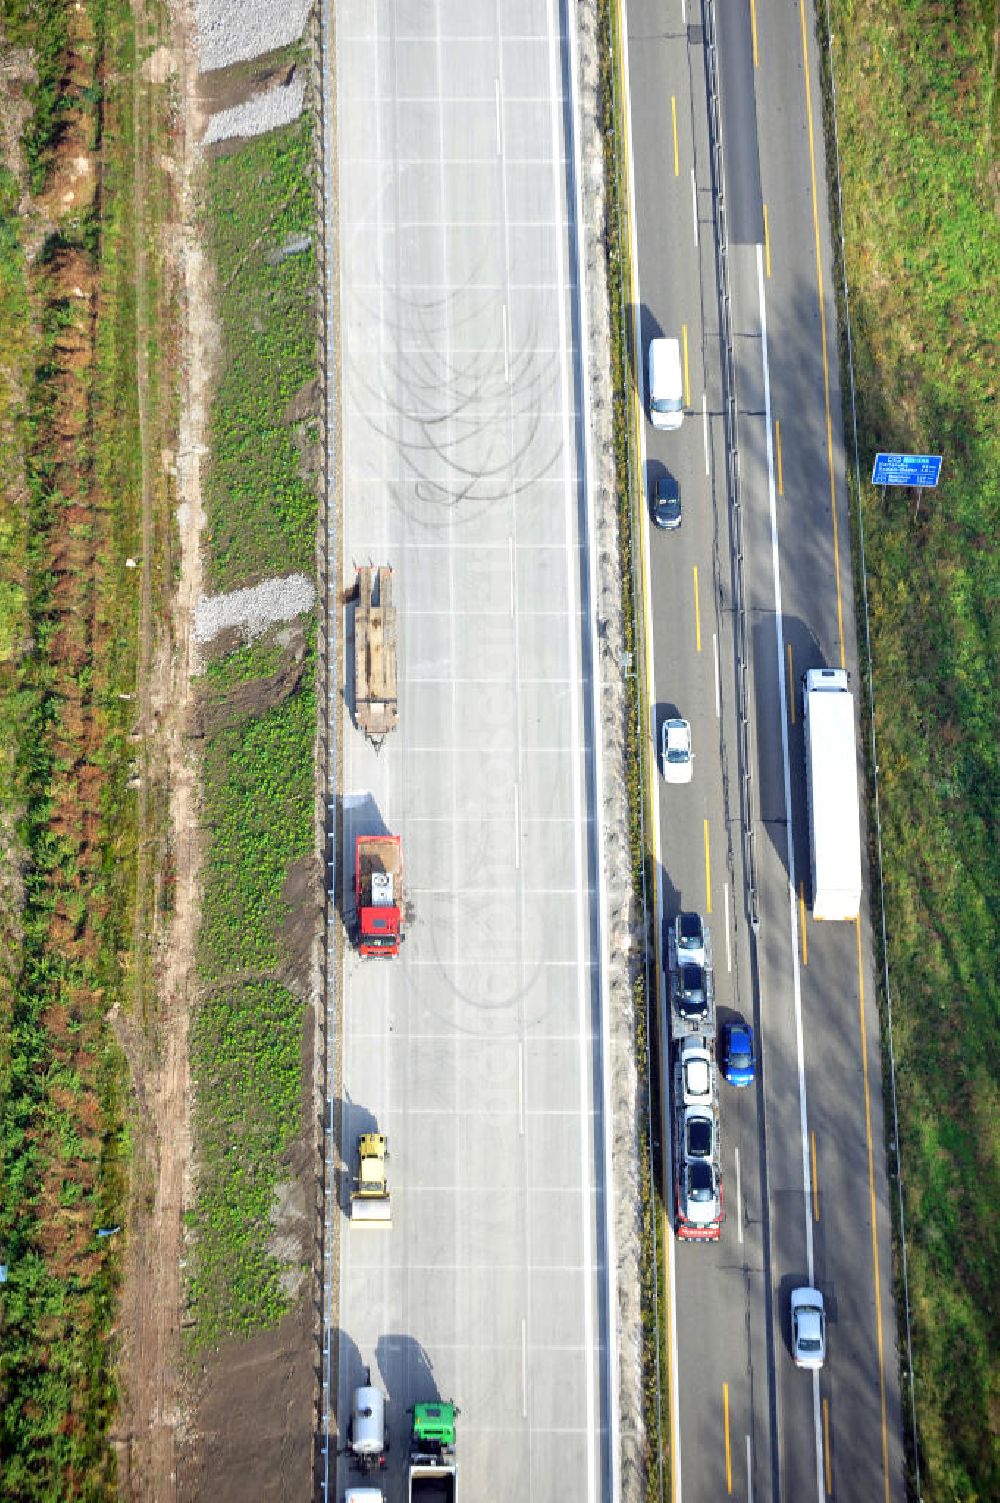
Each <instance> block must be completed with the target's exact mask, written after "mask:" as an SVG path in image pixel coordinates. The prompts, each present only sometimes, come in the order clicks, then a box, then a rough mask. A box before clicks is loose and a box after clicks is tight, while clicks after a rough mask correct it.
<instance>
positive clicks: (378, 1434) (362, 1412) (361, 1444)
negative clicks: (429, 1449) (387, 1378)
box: [346, 1368, 389, 1498]
mask: <svg viewBox="0 0 1000 1503" xmlns="http://www.w3.org/2000/svg"><path fill="white" fill-rule="evenodd" d="M346 1449H347V1454H348V1456H349V1457H350V1458H351V1465H352V1466H353V1467H354V1469H355V1471H358V1472H364V1473H368V1472H374V1471H384V1469H385V1465H386V1453H387V1452H388V1450H389V1437H388V1434H387V1432H386V1426H385V1396H384V1395H383V1394H382V1392H381V1391H380V1390H379V1389H378V1388H375V1387H374V1386H373V1385H372V1375H371V1369H370V1368H367V1369H366V1370H365V1381H364V1382H363V1383H362V1384H361V1385H360V1386H359V1387H358V1388H356V1389H355V1390H354V1399H353V1402H352V1404H351V1417H350V1419H349V1420H348V1422H347V1447H346ZM356 1492H358V1493H359V1495H360V1496H361V1497H362V1498H363V1497H365V1496H366V1492H365V1491H364V1490H361V1489H356ZM348 1496H350V1495H348ZM375 1496H376V1497H377V1496H378V1494H377V1493H376V1494H375Z"/></svg>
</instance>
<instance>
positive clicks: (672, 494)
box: [652, 475, 681, 532]
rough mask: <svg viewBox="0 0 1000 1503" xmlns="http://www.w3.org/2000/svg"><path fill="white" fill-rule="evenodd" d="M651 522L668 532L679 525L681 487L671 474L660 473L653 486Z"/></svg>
mask: <svg viewBox="0 0 1000 1503" xmlns="http://www.w3.org/2000/svg"><path fill="white" fill-rule="evenodd" d="M652 513H653V522H654V524H655V525H656V526H657V527H663V528H665V529H666V531H668V532H674V531H676V529H677V528H678V527H679V526H680V525H681V488H680V486H679V485H678V484H677V481H676V480H675V479H674V477H673V475H661V476H660V478H659V480H657V482H656V485H655V486H654V487H653V504H652Z"/></svg>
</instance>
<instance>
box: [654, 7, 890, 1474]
mask: <svg viewBox="0 0 1000 1503" xmlns="http://www.w3.org/2000/svg"><path fill="white" fill-rule="evenodd" d="M717 13H718V14H719V31H718V49H717V60H718V66H717V76H718V79H719V98H720V103H721V122H722V145H723V161H724V188H725V207H726V218H727V224H728V239H729V260H728V264H729V279H730V291H731V302H730V308H731V320H732V329H733V349H734V353H735V378H736V398H737V407H738V418H737V436H738V448H739V477H740V486H739V489H740V498H741V505H742V514H743V518H744V521H743V540H744V568H743V577H744V581H745V601H746V608H747V616H746V624H747V630H748V633H749V661H748V671H749V674H750V695H751V698H750V707H751V712H752V719H751V727H750V730H751V747H752V750H751V756H750V766H749V771H750V774H751V779H752V785H753V809H754V834H755V849H756V877H757V890H758V895H759V920H760V922H759V929H758V931H757V933H756V935H754V933H753V931H752V927H751V925H750V923H749V917H750V915H749V911H748V906H747V899H746V892H747V880H748V872H747V870H746V867H745V864H744V859H743V856H744V850H743V844H742V841H741V829H740V798H739V774H740V767H739V765H738V759H737V750H736V748H737V740H738V737H737V707H736V693H735V677H736V674H735V659H736V651H735V647H734V626H735V618H734V609H735V604H736V598H737V591H736V581H737V571H736V566H735V562H734V542H733V537H734V533H733V524H732V516H731V509H730V492H731V489H732V487H731V484H730V482H729V479H728V474H727V463H726V449H725V433H724V426H723V401H722V396H723V388H722V376H721V370H722V365H721V344H720V313H719V299H718V281H717V275H716V264H715V245H714V238H713V237H714V225H713V193H714V191H715V186H716V184H715V180H714V177H713V168H712V161H711V153H710V150H709V133H708V98H707V88H708V86H707V70H706V57H705V29H704V25H703V22H704V21H705V19H706V18H705V17H704V15H703V13H702V11H701V9H700V7H698V6H697V5H690V4H689V5H688V6H687V10H686V11H685V7H684V5H683V4H682V3H681V0H672V3H671V4H670V5H669V6H667V7H665V6H663V5H662V4H661V3H660V0H630V3H629V4H628V7H627V19H626V26H627V38H628V41H627V70H628V72H627V84H628V92H629V99H630V119H631V147H632V155H633V175H634V178H633V205H634V232H635V245H636V260H637V288H636V298H637V319H636V322H637V325H638V327H639V330H640V340H641V349H642V351H643V354H644V353H645V350H646V348H647V345H648V341H649V339H650V338H651V337H654V336H655V335H657V334H660V333H663V334H667V335H674V336H676V337H679V338H681V337H683V339H684V342H685V355H686V387H687V394H686V405H687V407H688V413H687V416H686V418H685V422H684V425H683V427H682V429H681V430H680V431H679V432H677V433H658V432H656V431H655V430H653V429H652V428H651V427H650V426H649V425H648V423H645V422H644V424H643V427H644V434H645V445H646V464H645V471H646V477H647V481H648V482H649V483H650V484H652V483H653V482H654V481H655V479H656V477H657V475H658V474H661V473H662V472H663V470H664V469H665V468H666V469H669V470H670V471H671V472H672V473H674V474H675V475H676V476H677V477H678V479H679V481H680V484H681V489H682V497H683V504H684V521H683V526H682V529H681V531H680V533H676V534H661V535H648V536H647V540H646V548H645V550H644V551H645V558H646V568H647V603H648V613H649V615H648V620H649V627H650V640H651V658H652V664H653V672H654V678H653V683H654V696H653V697H654V705H653V707H652V709H653V716H652V718H653V721H654V725H655V727H656V730H657V732H658V729H659V725H660V722H661V720H662V717H663V716H664V715H665V714H670V713H675V712H676V713H680V714H682V715H684V716H685V717H686V718H687V719H689V720H690V721H691V723H692V729H693V740H694V748H695V753H696V758H697V760H696V763H695V773H694V779H693V782H692V784H691V785H690V786H688V787H682V788H667V787H666V786H665V785H664V784H663V783H662V782H660V783H659V785H658V804H659V818H658V823H657V840H658V855H659V860H660V871H661V878H662V881H661V902H662V911H663V914H664V916H665V917H669V916H670V915H671V914H672V913H673V912H675V911H676V909H677V908H678V907H694V908H698V909H700V910H701V911H702V912H703V913H705V912H707V913H709V914H710V920H709V921H710V923H711V925H712V928H713V934H714V938H715V959H716V976H717V995H718V1000H719V1013H720V1021H724V1020H725V1018H726V1016H727V1014H728V1013H729V1012H730V1010H733V1011H738V1012H740V1013H742V1014H743V1015H744V1016H746V1017H748V1018H752V1019H753V1021H754V1022H755V1024H756V1026H757V1031H758V1044H759V1048H760V1052H761V1064H762V1068H761V1070H760V1071H759V1080H758V1084H757V1086H756V1087H755V1088H754V1090H752V1091H742V1092H737V1091H735V1090H734V1089H732V1088H731V1087H728V1086H726V1085H725V1084H722V1086H721V1091H722V1142H723V1182H724V1187H725V1194H726V1209H727V1219H726V1222H725V1225H724V1227H723V1233H722V1239H721V1241H720V1243H718V1244H715V1245H712V1246H694V1247H687V1246H684V1245H681V1244H678V1243H675V1242H674V1243H671V1244H670V1252H671V1263H672V1268H671V1291H672V1301H671V1306H672V1318H671V1335H672V1373H671V1392H670V1404H669V1413H670V1422H671V1435H672V1440H673V1445H674V1455H675V1458H676V1460H677V1462H678V1465H677V1467H676V1474H675V1497H676V1498H681V1497H683V1498H685V1499H705V1500H709V1499H711V1500H717V1499H719V1498H721V1497H727V1496H732V1497H736V1498H756V1499H763V1498H773V1499H775V1500H778V1499H785V1500H788V1503H799V1500H804V1499H809V1498H814V1497H815V1498H817V1499H818V1500H823V1499H824V1498H827V1497H839V1498H842V1499H845V1500H847V1499H849V1500H855V1499H857V1500H866V1503H867V1500H877V1499H884V1500H885V1503H890V1500H893V1499H898V1498H902V1497H903V1496H904V1486H903V1461H902V1436H901V1430H902V1424H901V1417H900V1400H899V1384H898V1368H897V1362H898V1359H897V1349H896V1330H895V1314H894V1307H893V1297H892V1277H891V1261H890V1214H889V1205H888V1198H887V1197H888V1189H887V1179H886V1163H885V1150H884V1125H883V1112H882V1094H881V1069H880V1052H879V1030H878V1014H877V1009H876V1001H875V989H874V981H873V970H872V951H871V936H870V932H869V924H868V918H867V914H868V901H867V892H866V895H865V899H864V900H863V903H862V919H861V921H860V923H859V924H829V923H828V924H823V925H818V924H814V923H813V921H812V919H811V917H810V916H809V912H808V902H809V870H808V827H807V816H806V804H805V788H804V773H803V746H802V736H801V696H800V691H799V689H798V680H799V678H800V676H801V674H802V673H803V672H804V670H805V669H806V668H808V667H813V666H818V665H821V664H823V665H834V666H841V665H843V666H846V667H847V668H848V669H849V670H850V672H851V674H852V677H853V679H854V682H855V684H856V683H857V682H858V680H859V673H858V661H857V643H856V641H855V634H854V603H853V590H852V580H851V572H850V527H849V517H848V510H847V496H846V490H845V486H844V483H843V476H844V469H845V455H844V439H843V433H842V430H841V420H840V413H841V398H840V387H839V373H838V369H837V350H836V317H835V307H834V299H833V291H832V284H831V274H830V267H831V253H830V233H829V225H828V222H827V216H826V184H825V176H824V167H823V139H822V121H821V114H820V93H819V77H818V61H817V53H816V41H815V36H814V19H813V14H812V10H811V8H810V7H808V6H806V7H805V9H804V10H803V9H800V7H799V6H794V7H788V6H777V5H774V4H771V3H765V4H761V3H757V4H756V5H755V6H748V7H746V8H744V7H743V6H735V7H734V6H725V7H717ZM637 375H638V376H639V379H638V380H637V400H640V399H641V393H642V389H643V383H642V380H641V373H637ZM651 532H652V530H651V529H650V533H651ZM861 744H862V743H861V728H860V726H859V734H858V746H859V773H860V770H861V763H860V747H861ZM789 835H791V838H789ZM730 967H731V968H730ZM808 1282H814V1283H815V1284H816V1285H817V1286H818V1287H819V1288H820V1289H821V1290H822V1291H823V1293H824V1296H825V1299H826V1303H827V1310H828V1322H829V1324H828V1357H827V1363H826V1366H825V1368H824V1370H823V1372H822V1374H820V1375H818V1376H812V1375H809V1374H806V1373H802V1372H799V1371H798V1370H797V1369H796V1368H795V1367H794V1365H793V1364H792V1361H791V1354H790V1329H789V1311H788V1297H789V1293H790V1290H791V1289H792V1288H793V1287H795V1285H797V1284H799V1283H808Z"/></svg>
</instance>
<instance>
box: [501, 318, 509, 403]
mask: <svg viewBox="0 0 1000 1503" xmlns="http://www.w3.org/2000/svg"><path fill="white" fill-rule="evenodd" d="M502 311H503V378H504V381H505V382H506V383H507V385H508V386H509V385H510V348H509V345H508V341H507V304H506V303H504V305H503V310H502Z"/></svg>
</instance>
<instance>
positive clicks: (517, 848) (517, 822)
mask: <svg viewBox="0 0 1000 1503" xmlns="http://www.w3.org/2000/svg"><path fill="white" fill-rule="evenodd" d="M518 788H519V785H518V784H517V783H515V784H514V865H515V867H517V868H520V865H521V817H520V803H521V797H520V794H519V792H518Z"/></svg>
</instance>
